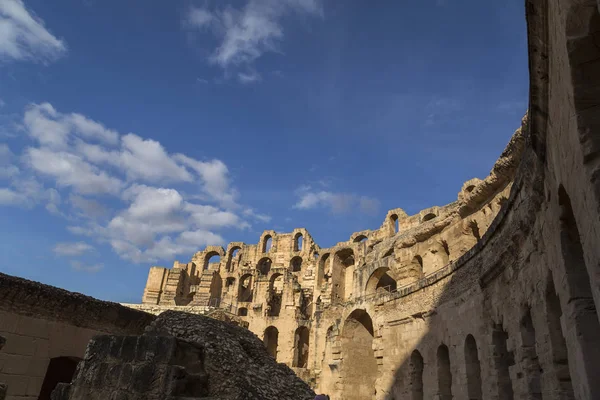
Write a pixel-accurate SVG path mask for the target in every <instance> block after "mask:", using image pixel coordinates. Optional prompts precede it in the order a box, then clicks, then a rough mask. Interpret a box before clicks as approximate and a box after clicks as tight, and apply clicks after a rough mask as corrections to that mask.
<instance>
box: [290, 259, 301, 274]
mask: <svg viewBox="0 0 600 400" xmlns="http://www.w3.org/2000/svg"><path fill="white" fill-rule="evenodd" d="M290 269H291V271H292V272H300V271H302V257H298V256H296V257H294V258H292V260H291V261H290Z"/></svg>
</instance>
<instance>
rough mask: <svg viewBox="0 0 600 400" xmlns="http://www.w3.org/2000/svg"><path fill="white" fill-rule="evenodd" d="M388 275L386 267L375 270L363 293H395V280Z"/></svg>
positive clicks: (388, 270) (388, 271)
mask: <svg viewBox="0 0 600 400" xmlns="http://www.w3.org/2000/svg"><path fill="white" fill-rule="evenodd" d="M389 273H390V269H389V268H388V267H380V268H377V269H376V270H375V271H374V272H373V273H372V274H371V276H370V277H369V280H368V281H367V287H366V290H365V292H366V293H367V294H368V295H369V294H375V293H378V292H394V291H396V287H397V284H396V280H395V279H394V278H392V277H391V276H390V275H389Z"/></svg>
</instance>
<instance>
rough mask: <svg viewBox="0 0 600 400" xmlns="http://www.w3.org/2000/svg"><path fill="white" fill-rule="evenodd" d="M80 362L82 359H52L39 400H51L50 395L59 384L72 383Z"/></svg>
mask: <svg viewBox="0 0 600 400" xmlns="http://www.w3.org/2000/svg"><path fill="white" fill-rule="evenodd" d="M79 361H81V359H80V358H76V357H56V358H52V359H50V363H49V364H48V368H47V369H46V376H45V377H44V381H43V383H42V389H41V390H40V395H39V397H38V399H41V400H50V394H51V393H52V391H53V390H54V389H55V388H56V386H57V385H58V384H59V383H70V382H71V380H72V379H73V376H74V375H75V369H76V368H77V364H78V363H79Z"/></svg>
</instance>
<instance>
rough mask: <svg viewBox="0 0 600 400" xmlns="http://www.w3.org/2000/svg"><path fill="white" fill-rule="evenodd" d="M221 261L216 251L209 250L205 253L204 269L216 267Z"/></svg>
mask: <svg viewBox="0 0 600 400" xmlns="http://www.w3.org/2000/svg"><path fill="white" fill-rule="evenodd" d="M220 261H221V256H220V255H219V253H217V252H216V251H211V252H210V253H208V254H207V255H206V258H205V261H204V270H207V269H209V268H210V267H211V266H212V267H213V269H218V264H219V262H220Z"/></svg>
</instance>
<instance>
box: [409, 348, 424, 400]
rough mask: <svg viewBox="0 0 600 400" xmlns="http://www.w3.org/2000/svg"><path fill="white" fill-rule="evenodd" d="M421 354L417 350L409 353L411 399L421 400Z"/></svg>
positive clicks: (422, 365)
mask: <svg viewBox="0 0 600 400" xmlns="http://www.w3.org/2000/svg"><path fill="white" fill-rule="evenodd" d="M423 368H424V363H423V356H421V353H419V350H414V351H413V352H412V354H411V355H410V393H411V399H412V400H423Z"/></svg>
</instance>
